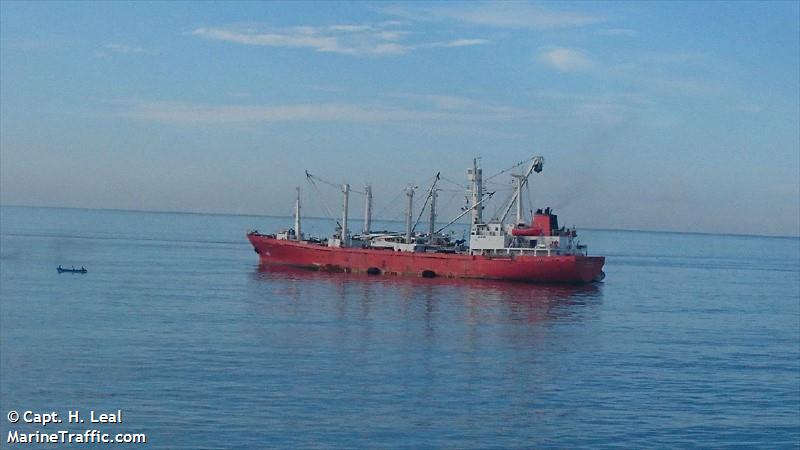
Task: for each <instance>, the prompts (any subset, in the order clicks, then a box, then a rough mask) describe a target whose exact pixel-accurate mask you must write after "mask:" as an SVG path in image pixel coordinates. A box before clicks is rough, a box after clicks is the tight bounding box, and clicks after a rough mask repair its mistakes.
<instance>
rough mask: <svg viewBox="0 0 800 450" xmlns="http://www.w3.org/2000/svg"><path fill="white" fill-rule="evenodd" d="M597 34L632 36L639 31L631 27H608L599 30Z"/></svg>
mask: <svg viewBox="0 0 800 450" xmlns="http://www.w3.org/2000/svg"><path fill="white" fill-rule="evenodd" d="M597 34H599V35H600V36H625V37H632V36H636V35H638V34H639V32H638V31H636V30H632V29H630V28H606V29H603V30H598V31H597Z"/></svg>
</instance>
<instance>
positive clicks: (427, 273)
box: [422, 270, 436, 278]
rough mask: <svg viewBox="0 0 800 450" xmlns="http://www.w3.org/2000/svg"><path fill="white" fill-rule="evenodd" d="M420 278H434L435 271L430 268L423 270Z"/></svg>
mask: <svg viewBox="0 0 800 450" xmlns="http://www.w3.org/2000/svg"><path fill="white" fill-rule="evenodd" d="M422 278H436V272H434V271H432V270H423V271H422Z"/></svg>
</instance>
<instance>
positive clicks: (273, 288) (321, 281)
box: [253, 265, 602, 326]
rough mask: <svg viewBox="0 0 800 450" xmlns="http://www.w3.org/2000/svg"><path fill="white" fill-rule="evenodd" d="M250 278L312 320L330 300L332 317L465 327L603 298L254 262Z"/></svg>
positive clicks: (558, 289)
mask: <svg viewBox="0 0 800 450" xmlns="http://www.w3.org/2000/svg"><path fill="white" fill-rule="evenodd" d="M253 278H254V279H255V280H257V281H258V282H259V284H261V287H260V288H259V289H257V292H258V293H259V294H260V295H259V300H260V301H259V303H260V304H261V305H262V306H263V305H264V302H277V303H278V304H285V305H291V306H293V307H295V308H309V309H312V310H314V311H316V313H315V316H316V317H319V315H320V314H323V311H325V310H326V309H327V308H330V307H331V304H333V305H334V306H335V308H336V309H335V311H333V312H334V313H335V314H336V315H335V316H333V317H331V319H334V318H343V317H347V316H348V315H351V314H354V311H353V310H352V308H354V305H358V307H359V308H360V309H359V310H358V314H357V315H355V316H351V317H357V318H358V319H359V320H369V319H376V320H381V319H382V318H385V317H384V315H386V314H395V315H397V314H400V315H399V316H396V317H395V318H396V319H412V320H415V319H416V320H418V319H420V318H422V319H424V320H425V321H426V323H427V325H428V326H432V324H433V323H434V322H435V321H436V320H439V321H441V320H442V319H445V318H446V319H447V320H448V321H461V322H464V323H466V324H480V323H486V324H492V323H494V324H500V323H531V324H532V323H548V322H553V323H558V322H575V321H580V320H581V319H582V318H584V317H587V316H592V314H595V313H596V311H597V309H598V308H597V307H598V306H599V304H600V303H601V301H602V284H598V283H594V284H586V285H548V284H530V283H519V282H508V281H493V280H474V279H449V278H432V279H429V278H408V277H396V276H370V275H366V274H342V273H327V272H315V271H309V270H304V269H296V268H291V267H286V266H275V265H259V266H258V268H257V270H256V271H254V276H253Z"/></svg>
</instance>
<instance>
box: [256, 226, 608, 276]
mask: <svg viewBox="0 0 800 450" xmlns="http://www.w3.org/2000/svg"><path fill="white" fill-rule="evenodd" d="M247 237H248V239H249V240H250V243H251V244H252V245H253V248H254V249H255V251H256V252H257V253H258V255H259V258H260V261H261V263H262V264H268V265H269V264H278V265H286V266H293V267H303V268H309V269H314V270H326V271H338V272H363V273H370V274H386V275H406V276H417V277H434V276H438V277H449V278H484V279H495V280H512V281H526V282H540V283H588V282H592V281H595V280H598V279H601V277H602V275H601V274H602V269H603V264H605V258H604V257H602V256H580V255H552V256H519V255H512V256H505V257H496V256H495V257H489V256H482V255H468V254H451V253H422V252H414V253H412V252H396V251H392V250H383V249H362V248H334V247H326V246H322V245H319V244H312V243H307V242H298V241H291V240H283V239H276V238H274V237H271V236H264V235H260V234H249V235H248V236H247Z"/></svg>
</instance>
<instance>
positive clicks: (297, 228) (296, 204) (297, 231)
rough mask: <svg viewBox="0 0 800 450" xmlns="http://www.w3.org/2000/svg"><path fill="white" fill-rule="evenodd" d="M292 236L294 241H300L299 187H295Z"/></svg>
mask: <svg viewBox="0 0 800 450" xmlns="http://www.w3.org/2000/svg"><path fill="white" fill-rule="evenodd" d="M294 236H295V240H298V241H300V240H302V239H303V237H302V235H301V233H300V186H297V199H296V200H295V202H294Z"/></svg>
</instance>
